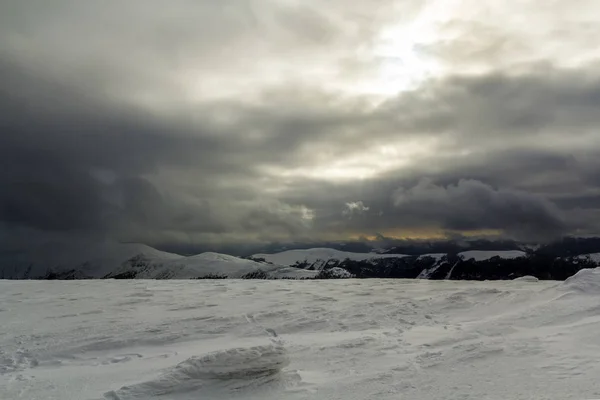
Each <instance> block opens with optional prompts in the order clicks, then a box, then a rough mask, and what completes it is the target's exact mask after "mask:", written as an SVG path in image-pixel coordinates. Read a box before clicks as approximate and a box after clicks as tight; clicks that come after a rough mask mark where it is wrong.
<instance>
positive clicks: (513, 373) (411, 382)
mask: <svg viewBox="0 0 600 400" xmlns="http://www.w3.org/2000/svg"><path fill="white" fill-rule="evenodd" d="M598 332H600V270H599V269H595V270H583V271H582V272H580V273H578V274H577V275H575V276H574V277H572V278H570V279H569V280H568V281H567V282H564V283H559V282H548V281H546V282H532V281H529V280H519V281H502V282H464V281H450V282H446V281H423V280H376V279H372V280H371V279H370V280H354V279H350V280H340V281H336V280H328V281H246V280H217V281H211V280H201V281H178V280H172V281H144V280H138V281H62V282H61V281H0V399H28V400H34V399H44V400H46V399H48V400H51V399H56V400H58V399H60V400H66V399H77V400H82V399H83V400H98V399H111V400H115V399H119V400H129V399H155V398H156V399H169V400H184V399H185V400H188V399H189V400H191V399H267V400H270V399H292V400H293V399H327V400H331V399H344V400H363V399H507V398H510V399H532V398H535V399H578V400H581V399H592V398H600V385H599V384H598V376H600V364H599V363H598V359H599V356H600V336H599V335H598Z"/></svg>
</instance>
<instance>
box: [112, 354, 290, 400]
mask: <svg viewBox="0 0 600 400" xmlns="http://www.w3.org/2000/svg"><path fill="white" fill-rule="evenodd" d="M288 365H289V359H288V357H287V352H286V351H285V348H284V347H283V346H282V345H281V344H270V345H264V346H255V347H249V348H244V347H241V348H233V349H228V350H221V351H215V352H212V353H208V354H206V355H204V356H200V357H190V358H188V359H187V360H185V361H183V362H181V363H179V364H177V365H176V366H175V367H173V368H171V369H169V370H168V371H166V372H165V373H163V374H162V375H160V376H159V377H157V378H155V379H152V380H150V381H146V382H142V383H137V384H134V385H130V386H124V387H122V388H121V389H119V390H117V391H109V392H107V393H105V394H104V397H105V398H106V399H109V400H129V399H148V398H153V397H160V396H162V397H164V396H165V395H177V394H185V393H190V392H195V395H205V396H208V395H210V396H216V395H218V392H222V393H223V394H224V395H227V392H231V391H236V390H242V389H244V388H247V387H252V388H253V389H257V388H258V387H259V386H262V385H265V384H267V383H270V382H272V381H274V380H276V379H278V378H280V376H278V375H280V373H281V370H282V369H283V368H285V367H287V366H288Z"/></svg>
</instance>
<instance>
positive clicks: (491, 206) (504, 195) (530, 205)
mask: <svg viewBox="0 0 600 400" xmlns="http://www.w3.org/2000/svg"><path fill="white" fill-rule="evenodd" d="M393 200H394V204H395V206H396V207H398V208H399V209H401V210H402V212H404V213H411V214H413V213H414V214H416V215H419V216H421V217H422V218H423V219H429V218H433V219H434V220H436V221H440V222H441V223H442V228H445V229H449V230H455V231H472V230H483V229H502V230H506V231H508V233H516V234H522V235H524V236H531V235H541V236H545V235H548V236H554V235H556V234H558V233H563V232H564V230H565V228H566V224H565V222H564V221H563V218H562V215H561V212H560V210H559V209H558V208H557V207H556V205H554V204H553V203H551V202H550V201H548V200H547V199H545V198H543V197H540V196H536V195H534V194H531V193H525V192H520V191H515V190H507V189H494V188H493V187H491V186H489V185H486V184H484V183H482V182H480V181H475V180H460V181H459V182H458V183H457V184H455V185H449V186H445V187H444V186H438V185H435V184H433V183H432V182H430V181H421V182H419V183H418V184H417V185H416V186H413V187H411V188H400V189H398V190H397V191H396V192H395V193H394V195H393Z"/></svg>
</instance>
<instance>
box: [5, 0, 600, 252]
mask: <svg viewBox="0 0 600 400" xmlns="http://www.w3.org/2000/svg"><path fill="white" fill-rule="evenodd" d="M598 37H600V4H598V2H597V0H572V1H569V2H567V1H564V0H561V1H557V0H548V1H545V2H543V4H542V3H540V2H536V1H532V0H531V1H530V0H511V1H504V0H502V1H501V0H489V1H485V2H481V1H479V0H462V1H459V0H438V1H422V0H421V1H417V0H402V1H394V0H373V1H369V2H352V1H348V0H330V1H326V2H323V1H317V0H303V1H299V0H261V1H257V0H222V1H213V0H171V1H168V2H164V1H157V0H129V1H126V2H122V1H116V0H106V1H94V2H92V1H79V0H30V1H18V0H0V188H1V189H0V237H1V238H3V239H5V240H8V239H11V240H14V241H19V240H25V241H27V240H31V238H34V237H69V236H72V235H76V236H78V237H81V236H86V235H89V236H93V237H96V236H98V237H105V238H111V239H115V240H122V241H136V242H142V243H146V244H150V245H168V244H172V245H176V244H197V245H204V246H209V247H210V246H218V245H223V244H225V243H269V242H273V241H280V242H281V241H296V242H302V241H307V240H313V241H314V240H348V239H356V238H370V237H375V236H378V237H381V236H385V237H396V238H435V237H446V236H448V235H457V234H458V235H466V236H470V235H497V236H502V237H511V238H516V239H519V240H529V241H542V240H548V239H551V238H555V237H559V236H561V235H567V234H581V235H584V234H594V233H597V232H600V130H599V128H600V112H598V110H599V108H600V68H599V66H600V65H599V64H600V47H598V46H597V43H596V38H598Z"/></svg>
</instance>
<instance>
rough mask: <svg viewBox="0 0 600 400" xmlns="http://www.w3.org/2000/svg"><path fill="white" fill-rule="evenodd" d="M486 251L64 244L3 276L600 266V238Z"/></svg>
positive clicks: (413, 273)
mask: <svg viewBox="0 0 600 400" xmlns="http://www.w3.org/2000/svg"><path fill="white" fill-rule="evenodd" d="M481 247H482V248H483V249H473V248H472V246H470V247H468V248H469V249H468V250H463V251H456V250H460V248H454V247H453V245H450V244H446V245H445V246H444V245H440V246H438V248H452V251H447V252H436V253H433V252H431V253H424V254H404V253H400V252H398V250H400V249H399V248H398V247H392V248H389V249H384V248H378V249H372V251H371V252H369V253H367V252H351V251H343V250H339V249H334V248H312V249H292V250H285V251H281V252H275V253H257V254H254V255H251V256H248V257H245V258H242V257H236V256H232V255H227V254H220V253H214V252H204V253H201V254H197V255H192V256H182V255H179V254H175V253H169V252H165V251H161V250H157V249H155V248H153V247H150V246H147V245H143V244H136V243H116V242H110V241H101V242H90V241H75V242H64V241H63V242H53V243H45V244H42V245H38V246H35V247H33V248H30V249H27V250H21V251H3V252H0V279H218V278H246V279H251V278H255V279H256V278H261V279H314V278H322V279H325V278H405V279H414V278H419V279H457V280H488V279H489V280H497V279H516V278H520V277H534V278H537V279H554V280H564V279H566V278H568V277H569V276H572V275H573V274H575V273H576V272H577V271H579V270H580V269H582V268H588V267H596V266H598V265H600V238H565V239H562V240H561V241H557V242H554V243H551V244H547V245H544V246H531V245H510V246H507V245H506V243H505V246H504V247H505V248H504V249H502V247H499V248H497V249H494V247H495V246H490V245H482V246H481ZM432 248H435V247H432ZM463 249H464V247H463ZM407 253H413V252H412V251H410V252H407Z"/></svg>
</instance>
